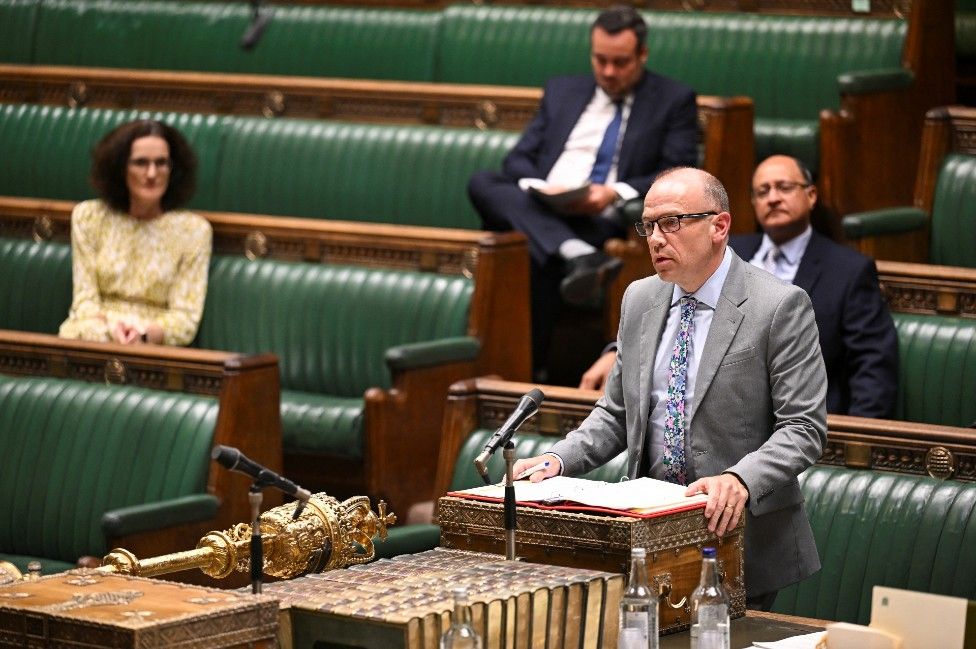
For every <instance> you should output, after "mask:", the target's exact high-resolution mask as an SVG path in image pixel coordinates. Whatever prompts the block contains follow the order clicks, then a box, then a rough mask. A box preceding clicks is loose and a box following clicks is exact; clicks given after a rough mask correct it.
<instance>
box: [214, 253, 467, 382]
mask: <svg viewBox="0 0 976 649" xmlns="http://www.w3.org/2000/svg"><path fill="white" fill-rule="evenodd" d="M473 291H474V285H473V282H472V281H471V280H470V279H467V278H465V277H461V276H448V275H438V274H434V273H419V272H412V271H397V270H385V269H376V268H368V267H355V266H332V265H325V264H304V263H288V262H280V261H253V262H252V261H248V260H247V259H244V258H243V257H225V256H215V257H214V260H213V262H212V264H211V268H210V278H209V282H208V286H207V302H206V305H205V307H204V312H203V319H202V321H201V322H200V329H199V332H198V333H197V338H196V342H195V345H196V346H198V347H203V348H206V349H226V350H232V351H237V352H245V353H256V352H274V353H275V354H277V355H278V359H279V363H280V367H281V384H282V387H284V388H288V389H291V390H303V391H308V392H318V393H325V394H330V395H335V396H346V397H362V396H363V393H364V392H365V391H366V389H367V388H370V387H373V386H379V387H389V386H390V375H389V371H388V370H387V367H386V365H385V362H384V355H385V353H386V350H387V349H389V348H390V347H394V346H396V345H402V344H406V343H412V342H422V341H429V340H435V339H440V338H448V337H453V336H464V335H466V334H467V328H468V310H469V306H470V303H471V296H472V293H473Z"/></svg>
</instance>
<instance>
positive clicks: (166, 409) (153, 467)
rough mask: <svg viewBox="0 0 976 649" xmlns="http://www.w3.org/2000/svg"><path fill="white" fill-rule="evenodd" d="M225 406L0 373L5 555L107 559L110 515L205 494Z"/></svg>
mask: <svg viewBox="0 0 976 649" xmlns="http://www.w3.org/2000/svg"><path fill="white" fill-rule="evenodd" d="M216 421H217V402H216V401H215V400H213V399H207V398H204V397H197V396H193V395H188V394H183V393H172V392H160V391H155V390H145V389H141V388H131V387H123V386H107V385H99V384H95V383H85V382H81V381H70V380H61V379H50V378H14V377H5V376H0V467H2V468H0V552H9V553H12V554H32V555H35V556H41V557H50V558H53V559H58V560H62V561H74V560H76V559H77V558H78V557H80V556H83V555H95V556H101V555H102V554H104V553H105V552H106V551H107V550H108V548H107V547H106V539H105V537H104V534H103V532H102V529H101V519H102V514H104V513H105V512H106V511H109V510H113V509H118V508H120V507H126V506H130V505H136V504H141V503H150V502H156V501H161V500H166V499H171V498H176V497H180V496H187V495H191V494H203V493H206V483H207V475H208V471H209V467H210V448H211V446H212V443H213V434H214V426H215V425H216Z"/></svg>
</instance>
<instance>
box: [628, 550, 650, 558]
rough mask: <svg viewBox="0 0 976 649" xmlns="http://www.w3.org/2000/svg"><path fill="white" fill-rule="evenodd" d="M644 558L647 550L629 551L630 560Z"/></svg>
mask: <svg viewBox="0 0 976 649" xmlns="http://www.w3.org/2000/svg"><path fill="white" fill-rule="evenodd" d="M645 556H647V550H645V549H644V548H631V549H630V557H631V558H632V559H643V558H644V557H645Z"/></svg>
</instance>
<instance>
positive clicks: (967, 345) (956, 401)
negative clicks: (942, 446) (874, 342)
mask: <svg viewBox="0 0 976 649" xmlns="http://www.w3.org/2000/svg"><path fill="white" fill-rule="evenodd" d="M891 315H892V317H893V318H894V320H895V328H896V329H897V330H898V355H899V367H898V374H899V377H898V402H897V404H895V414H894V418H895V419H902V420H906V421H918V422H924V423H928V424H943V425H946V426H973V425H974V424H976V399H974V395H976V320H974V319H972V318H955V317H949V316H933V315H918V314H911V313H892V314H891Z"/></svg>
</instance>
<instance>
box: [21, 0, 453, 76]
mask: <svg viewBox="0 0 976 649" xmlns="http://www.w3.org/2000/svg"><path fill="white" fill-rule="evenodd" d="M8 1H9V0H8ZM268 10H269V9H265V11H268ZM439 18H440V16H439V14H437V13H435V12H420V11H406V10H398V9H385V10H376V9H361V8H356V7H323V6H309V5H297V6H282V5H274V13H273V15H272V17H271V20H270V21H269V22H268V23H267V25H266V27H265V29H264V32H263V34H262V35H261V38H260V39H259V40H258V42H257V44H256V45H255V46H254V47H253V48H252V49H250V50H245V49H242V48H241V47H240V44H239V43H240V40H241V36H242V35H243V34H244V32H245V30H246V29H247V28H248V25H249V23H250V21H251V10H250V8H249V6H248V4H247V3H244V2H175V1H173V0H136V1H134V2H133V1H130V0H45V1H44V3H43V4H42V8H41V11H40V19H39V21H38V29H37V37H36V47H35V57H34V62H35V63H38V64H48V65H84V66H99V67H117V68H118V67H121V68H147V69H153V68H156V69H169V70H200V71H208V72H243V73H253V74H288V75H304V76H329V77H364V78H374V79H404V80H411V81H429V80H430V79H431V77H432V70H433V62H434V48H435V44H436V36H437V25H438V21H439Z"/></svg>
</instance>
